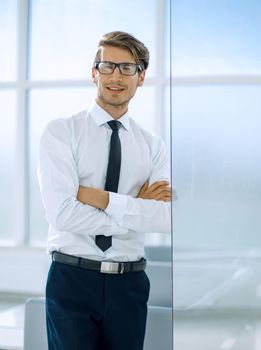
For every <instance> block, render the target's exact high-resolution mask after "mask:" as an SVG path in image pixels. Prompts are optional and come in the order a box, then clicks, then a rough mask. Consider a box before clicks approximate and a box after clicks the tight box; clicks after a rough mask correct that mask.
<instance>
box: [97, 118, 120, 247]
mask: <svg viewBox="0 0 261 350" xmlns="http://www.w3.org/2000/svg"><path fill="white" fill-rule="evenodd" d="M108 124H109V126H110V127H111V129H112V134H111V143H110V153H109V162H108V168H107V174H106V182H105V190H106V191H110V192H117V191H118V184H119V178H120V169H121V141H120V138H119V133H118V131H119V128H120V127H121V123H120V122H118V121H117V120H111V121H109V122H108ZM111 241H112V240H111V236H104V235H98V236H96V237H95V243H96V245H97V246H98V247H99V248H100V249H101V250H102V251H105V250H107V249H109V248H110V246H111Z"/></svg>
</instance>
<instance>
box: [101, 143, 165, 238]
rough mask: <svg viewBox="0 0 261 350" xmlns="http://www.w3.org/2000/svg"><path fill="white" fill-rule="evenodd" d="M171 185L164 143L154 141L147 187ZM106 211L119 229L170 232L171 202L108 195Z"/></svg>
mask: <svg viewBox="0 0 261 350" xmlns="http://www.w3.org/2000/svg"><path fill="white" fill-rule="evenodd" d="M163 180H166V181H169V182H170V164H169V159H168V152H167V149H166V146H165V144H164V143H163V141H162V140H161V139H160V138H156V139H155V142H154V144H153V146H152V170H151V173H150V177H149V179H148V181H149V185H152V184H153V183H154V182H156V181H163ZM105 212H106V213H107V214H108V215H110V216H111V217H112V218H113V219H114V220H115V221H116V222H117V223H118V225H119V226H121V227H124V228H127V229H129V230H134V231H137V232H144V233H147V232H150V233H154V232H158V233H170V231H171V203H170V202H163V201H156V200H147V199H141V198H133V197H131V196H128V195H124V194H119V193H112V192H110V193H109V205H108V207H107V208H106V210H105Z"/></svg>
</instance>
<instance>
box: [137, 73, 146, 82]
mask: <svg viewBox="0 0 261 350" xmlns="http://www.w3.org/2000/svg"><path fill="white" fill-rule="evenodd" d="M145 75H146V71H145V70H143V71H142V72H141V73H140V75H139V78H138V86H142V85H143V84H144V80H145Z"/></svg>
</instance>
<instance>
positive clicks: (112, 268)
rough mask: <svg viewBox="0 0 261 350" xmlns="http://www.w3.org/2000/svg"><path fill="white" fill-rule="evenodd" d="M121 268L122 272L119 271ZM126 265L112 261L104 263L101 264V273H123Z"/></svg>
mask: <svg viewBox="0 0 261 350" xmlns="http://www.w3.org/2000/svg"><path fill="white" fill-rule="evenodd" d="M119 266H120V270H119ZM123 270H124V264H123V263H117V262H111V261H102V263H101V270H100V272H101V273H123Z"/></svg>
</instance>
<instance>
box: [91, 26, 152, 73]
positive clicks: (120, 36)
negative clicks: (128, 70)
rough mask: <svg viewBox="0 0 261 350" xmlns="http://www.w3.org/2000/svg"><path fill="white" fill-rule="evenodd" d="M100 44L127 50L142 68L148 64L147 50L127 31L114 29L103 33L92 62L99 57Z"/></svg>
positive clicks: (145, 67)
mask: <svg viewBox="0 0 261 350" xmlns="http://www.w3.org/2000/svg"><path fill="white" fill-rule="evenodd" d="M101 46H114V47H119V48H122V49H125V50H129V51H130V53H131V54H132V55H133V57H134V59H135V61H136V63H137V64H140V65H141V67H142V69H147V68H148V66H149V59H150V54H149V50H148V49H147V47H146V46H145V45H144V44H143V43H142V42H141V41H139V40H138V39H136V38H135V37H134V36H133V35H131V34H129V33H125V32H120V31H115V32H110V33H107V34H104V35H103V37H102V38H101V39H100V41H99V43H98V49H97V52H96V55H95V59H94V63H95V62H97V61H99V59H100V57H101Z"/></svg>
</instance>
